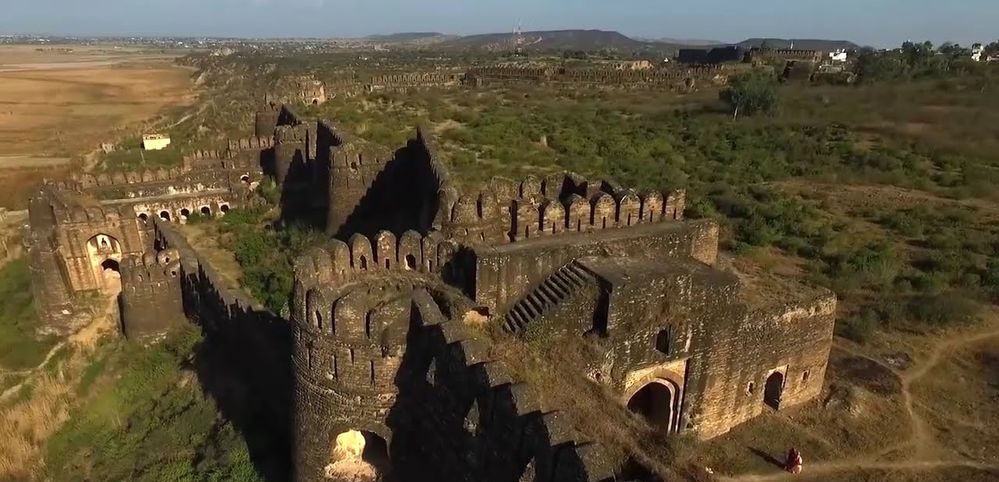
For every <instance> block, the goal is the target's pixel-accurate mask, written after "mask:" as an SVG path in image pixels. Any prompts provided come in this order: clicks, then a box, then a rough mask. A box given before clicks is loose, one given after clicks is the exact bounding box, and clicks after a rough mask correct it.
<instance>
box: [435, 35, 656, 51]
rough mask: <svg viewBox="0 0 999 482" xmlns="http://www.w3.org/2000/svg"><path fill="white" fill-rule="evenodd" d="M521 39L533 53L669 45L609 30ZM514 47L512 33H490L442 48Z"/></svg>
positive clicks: (524, 37)
mask: <svg viewBox="0 0 999 482" xmlns="http://www.w3.org/2000/svg"><path fill="white" fill-rule="evenodd" d="M522 36H523V39H524V42H523V48H524V49H525V50H533V51H547V50H584V51H594V50H600V49H611V50H622V51H628V50H642V49H646V48H653V47H658V46H666V45H665V44H662V45H660V44H657V43H655V42H642V41H640V40H635V39H633V38H630V37H628V36H626V35H623V34H621V33H619V32H613V31H606V30H551V31H537V32H524V33H523V34H522ZM513 44H514V35H513V34H512V33H490V34H482V35H469V36H467V37H461V38H457V39H454V40H450V41H448V42H445V43H444V44H442V46H443V47H449V48H455V49H466V50H487V51H500V50H509V49H511V48H512V47H513Z"/></svg>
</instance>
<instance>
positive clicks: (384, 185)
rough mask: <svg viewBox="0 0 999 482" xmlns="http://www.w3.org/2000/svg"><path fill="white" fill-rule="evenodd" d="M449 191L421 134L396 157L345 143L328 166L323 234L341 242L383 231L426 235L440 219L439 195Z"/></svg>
mask: <svg viewBox="0 0 999 482" xmlns="http://www.w3.org/2000/svg"><path fill="white" fill-rule="evenodd" d="M449 186H450V184H449V181H448V173H447V170H446V169H445V168H444V167H443V165H441V164H440V163H439V162H438V161H437V160H436V159H435V158H434V149H433V146H432V141H431V140H430V139H429V138H427V137H426V136H425V135H424V134H423V130H422V129H418V130H417V133H416V136H415V137H414V138H413V139H410V140H409V141H408V142H407V144H406V146H405V147H403V148H402V149H399V150H397V151H395V153H394V154H392V153H388V152H386V151H385V150H384V149H381V148H379V147H377V146H370V145H366V144H360V143H346V144H344V145H342V146H340V147H339V148H338V149H337V150H336V151H335V152H334V154H333V159H332V162H331V167H330V190H329V192H330V203H329V206H330V207H329V215H328V218H327V232H328V233H329V234H331V235H334V236H336V237H337V238H340V239H347V238H349V237H350V236H351V235H353V234H355V233H361V234H365V235H369V236H370V235H373V234H374V233H376V232H377V231H379V230H383V229H384V230H389V231H392V232H396V233H401V232H404V231H407V230H415V231H418V232H421V233H427V232H429V231H430V230H431V228H434V227H439V224H440V220H441V219H443V214H442V209H441V205H440V201H439V196H440V194H439V193H441V192H442V191H446V190H449V189H451V190H453V189H452V188H450V187H449Z"/></svg>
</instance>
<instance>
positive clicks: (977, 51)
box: [971, 44, 990, 62]
mask: <svg viewBox="0 0 999 482" xmlns="http://www.w3.org/2000/svg"><path fill="white" fill-rule="evenodd" d="M983 55H985V46H984V45H982V44H974V45H972V46H971V60H974V61H975V62H981V61H982V56H983ZM987 60H990V59H987Z"/></svg>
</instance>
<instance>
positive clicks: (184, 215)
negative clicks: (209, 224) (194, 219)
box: [136, 203, 230, 224]
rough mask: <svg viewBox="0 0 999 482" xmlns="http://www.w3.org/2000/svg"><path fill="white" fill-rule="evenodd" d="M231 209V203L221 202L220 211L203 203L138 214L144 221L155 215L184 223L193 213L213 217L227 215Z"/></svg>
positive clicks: (164, 219) (168, 220)
mask: <svg viewBox="0 0 999 482" xmlns="http://www.w3.org/2000/svg"><path fill="white" fill-rule="evenodd" d="M229 209H230V208H229V205H228V204H225V203H223V204H219V207H218V211H213V210H212V207H211V206H209V205H207V204H206V205H202V206H200V207H198V208H193V207H184V208H180V209H177V210H175V211H171V210H170V209H162V210H160V211H159V212H155V211H154V212H151V213H147V212H140V213H138V214H137V215H136V216H137V217H138V218H139V220H140V221H142V222H143V223H146V222H148V221H149V219H150V218H152V217H154V216H155V217H157V218H159V219H160V220H161V221H167V222H174V221H176V222H180V223H181V224H183V223H186V222H187V219H188V218H190V217H191V215H192V214H193V213H197V214H199V215H201V216H205V217H211V216H214V215H218V216H225V215H226V213H228V212H229Z"/></svg>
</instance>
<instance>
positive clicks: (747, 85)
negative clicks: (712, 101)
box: [720, 72, 780, 119]
mask: <svg viewBox="0 0 999 482" xmlns="http://www.w3.org/2000/svg"><path fill="white" fill-rule="evenodd" d="M778 89H779V85H778V83H777V79H776V78H775V77H774V76H773V75H771V74H768V73H764V72H752V73H749V74H744V75H740V76H737V77H734V78H733V79H732V80H731V83H730V85H729V87H728V88H727V89H725V90H723V91H722V92H721V94H720V97H721V100H722V101H724V102H725V103H726V104H728V105H729V107H730V108H731V109H732V117H733V118H736V119H737V118H738V117H739V115H740V114H745V115H755V114H765V115H773V114H775V113H777V107H778V105H779V103H780V96H779V91H778Z"/></svg>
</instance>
